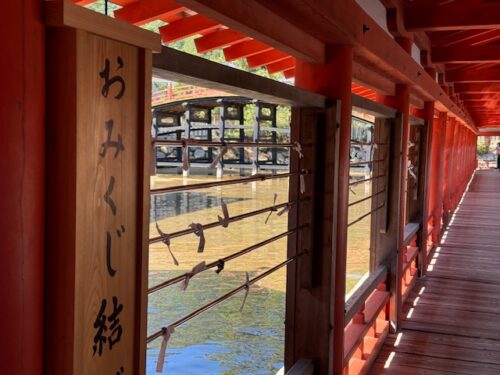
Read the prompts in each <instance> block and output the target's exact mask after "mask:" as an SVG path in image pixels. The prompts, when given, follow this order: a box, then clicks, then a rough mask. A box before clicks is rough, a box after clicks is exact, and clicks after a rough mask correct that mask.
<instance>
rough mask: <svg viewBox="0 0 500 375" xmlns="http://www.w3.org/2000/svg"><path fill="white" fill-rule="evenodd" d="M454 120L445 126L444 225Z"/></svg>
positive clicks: (446, 212)
mask: <svg viewBox="0 0 500 375" xmlns="http://www.w3.org/2000/svg"><path fill="white" fill-rule="evenodd" d="M455 128H456V124H455V119H454V118H449V119H448V123H447V125H446V142H445V160H444V169H443V222H444V223H445V224H446V222H447V220H448V214H449V209H450V189H451V186H452V185H453V182H452V180H451V175H452V173H451V168H452V165H453V145H454V142H453V139H454V137H455Z"/></svg>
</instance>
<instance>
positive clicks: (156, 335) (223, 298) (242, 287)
mask: <svg viewBox="0 0 500 375" xmlns="http://www.w3.org/2000/svg"><path fill="white" fill-rule="evenodd" d="M304 254H306V253H305V252H302V253H300V254H297V255H295V256H294V257H292V258H289V259H287V260H285V261H284V262H281V263H280V264H278V265H276V266H274V267H273V268H270V269H269V270H267V271H266V272H263V273H261V274H260V275H258V276H256V277H254V278H253V279H250V280H249V281H248V282H246V283H245V284H242V285H240V286H239V287H237V288H235V289H233V290H231V291H230V292H228V293H226V294H224V295H222V296H220V297H219V298H216V299H214V300H213V301H212V302H210V303H207V304H206V305H203V306H202V307H200V308H199V309H197V310H195V311H193V312H192V313H190V314H188V315H186V316H185V317H183V318H181V319H179V320H176V321H175V322H173V323H171V324H169V325H168V328H177V327H179V326H180V325H182V324H184V323H186V322H188V321H190V320H191V319H193V318H195V317H197V316H198V315H200V314H203V313H204V312H205V311H207V310H210V309H211V308H213V307H214V306H217V305H218V304H220V303H222V302H224V301H226V300H227V299H229V298H231V297H232V296H234V295H235V294H237V293H239V292H241V291H242V290H245V289H247V288H249V287H250V286H251V285H253V284H255V283H256V282H257V281H259V280H261V279H263V278H265V277H267V276H269V275H271V274H272V273H274V272H276V271H278V270H279V269H281V268H283V267H284V266H286V265H287V264H289V263H291V262H293V261H295V260H297V259H298V258H299V257H300V256H302V255H304ZM166 330H167V327H162V328H161V329H160V330H159V331H156V332H155V333H153V334H152V335H150V336H148V338H147V340H146V342H147V343H150V342H151V341H153V340H156V339H157V338H159V337H161V336H162V335H163V333H164V332H165V331H166Z"/></svg>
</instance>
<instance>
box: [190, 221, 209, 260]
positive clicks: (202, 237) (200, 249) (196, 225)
mask: <svg viewBox="0 0 500 375" xmlns="http://www.w3.org/2000/svg"><path fill="white" fill-rule="evenodd" d="M189 227H190V228H191V229H193V230H194V234H196V235H197V236H198V237H200V242H199V244H198V252H199V253H202V252H203V250H205V234H204V233H203V225H201V224H200V223H191V224H189Z"/></svg>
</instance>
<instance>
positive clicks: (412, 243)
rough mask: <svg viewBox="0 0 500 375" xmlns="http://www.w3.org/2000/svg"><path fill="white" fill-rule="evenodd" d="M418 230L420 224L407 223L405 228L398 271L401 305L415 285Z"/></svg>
mask: <svg viewBox="0 0 500 375" xmlns="http://www.w3.org/2000/svg"><path fill="white" fill-rule="evenodd" d="M419 230H420V224H418V223H409V224H407V225H406V227H405V237H404V241H403V249H402V253H401V256H402V257H403V262H402V263H403V265H402V269H401V271H400V275H401V303H402V304H404V303H405V301H406V298H407V297H408V295H409V294H410V291H411V289H412V288H413V286H414V285H415V282H416V280H417V274H418V265H417V257H418V253H419V251H420V249H419V247H418V245H417V233H418V231H419Z"/></svg>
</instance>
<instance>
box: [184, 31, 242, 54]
mask: <svg viewBox="0 0 500 375" xmlns="http://www.w3.org/2000/svg"><path fill="white" fill-rule="evenodd" d="M249 39H250V38H249V37H247V36H246V35H243V34H242V33H239V32H238V31H235V30H231V29H224V30H216V31H214V32H213V33H210V34H207V35H204V36H202V37H200V38H196V39H195V40H194V44H195V46H196V50H197V51H198V53H206V52H210V51H213V50H214V49H217V48H221V47H228V46H231V45H233V44H236V43H239V42H243V41H245V40H249Z"/></svg>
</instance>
